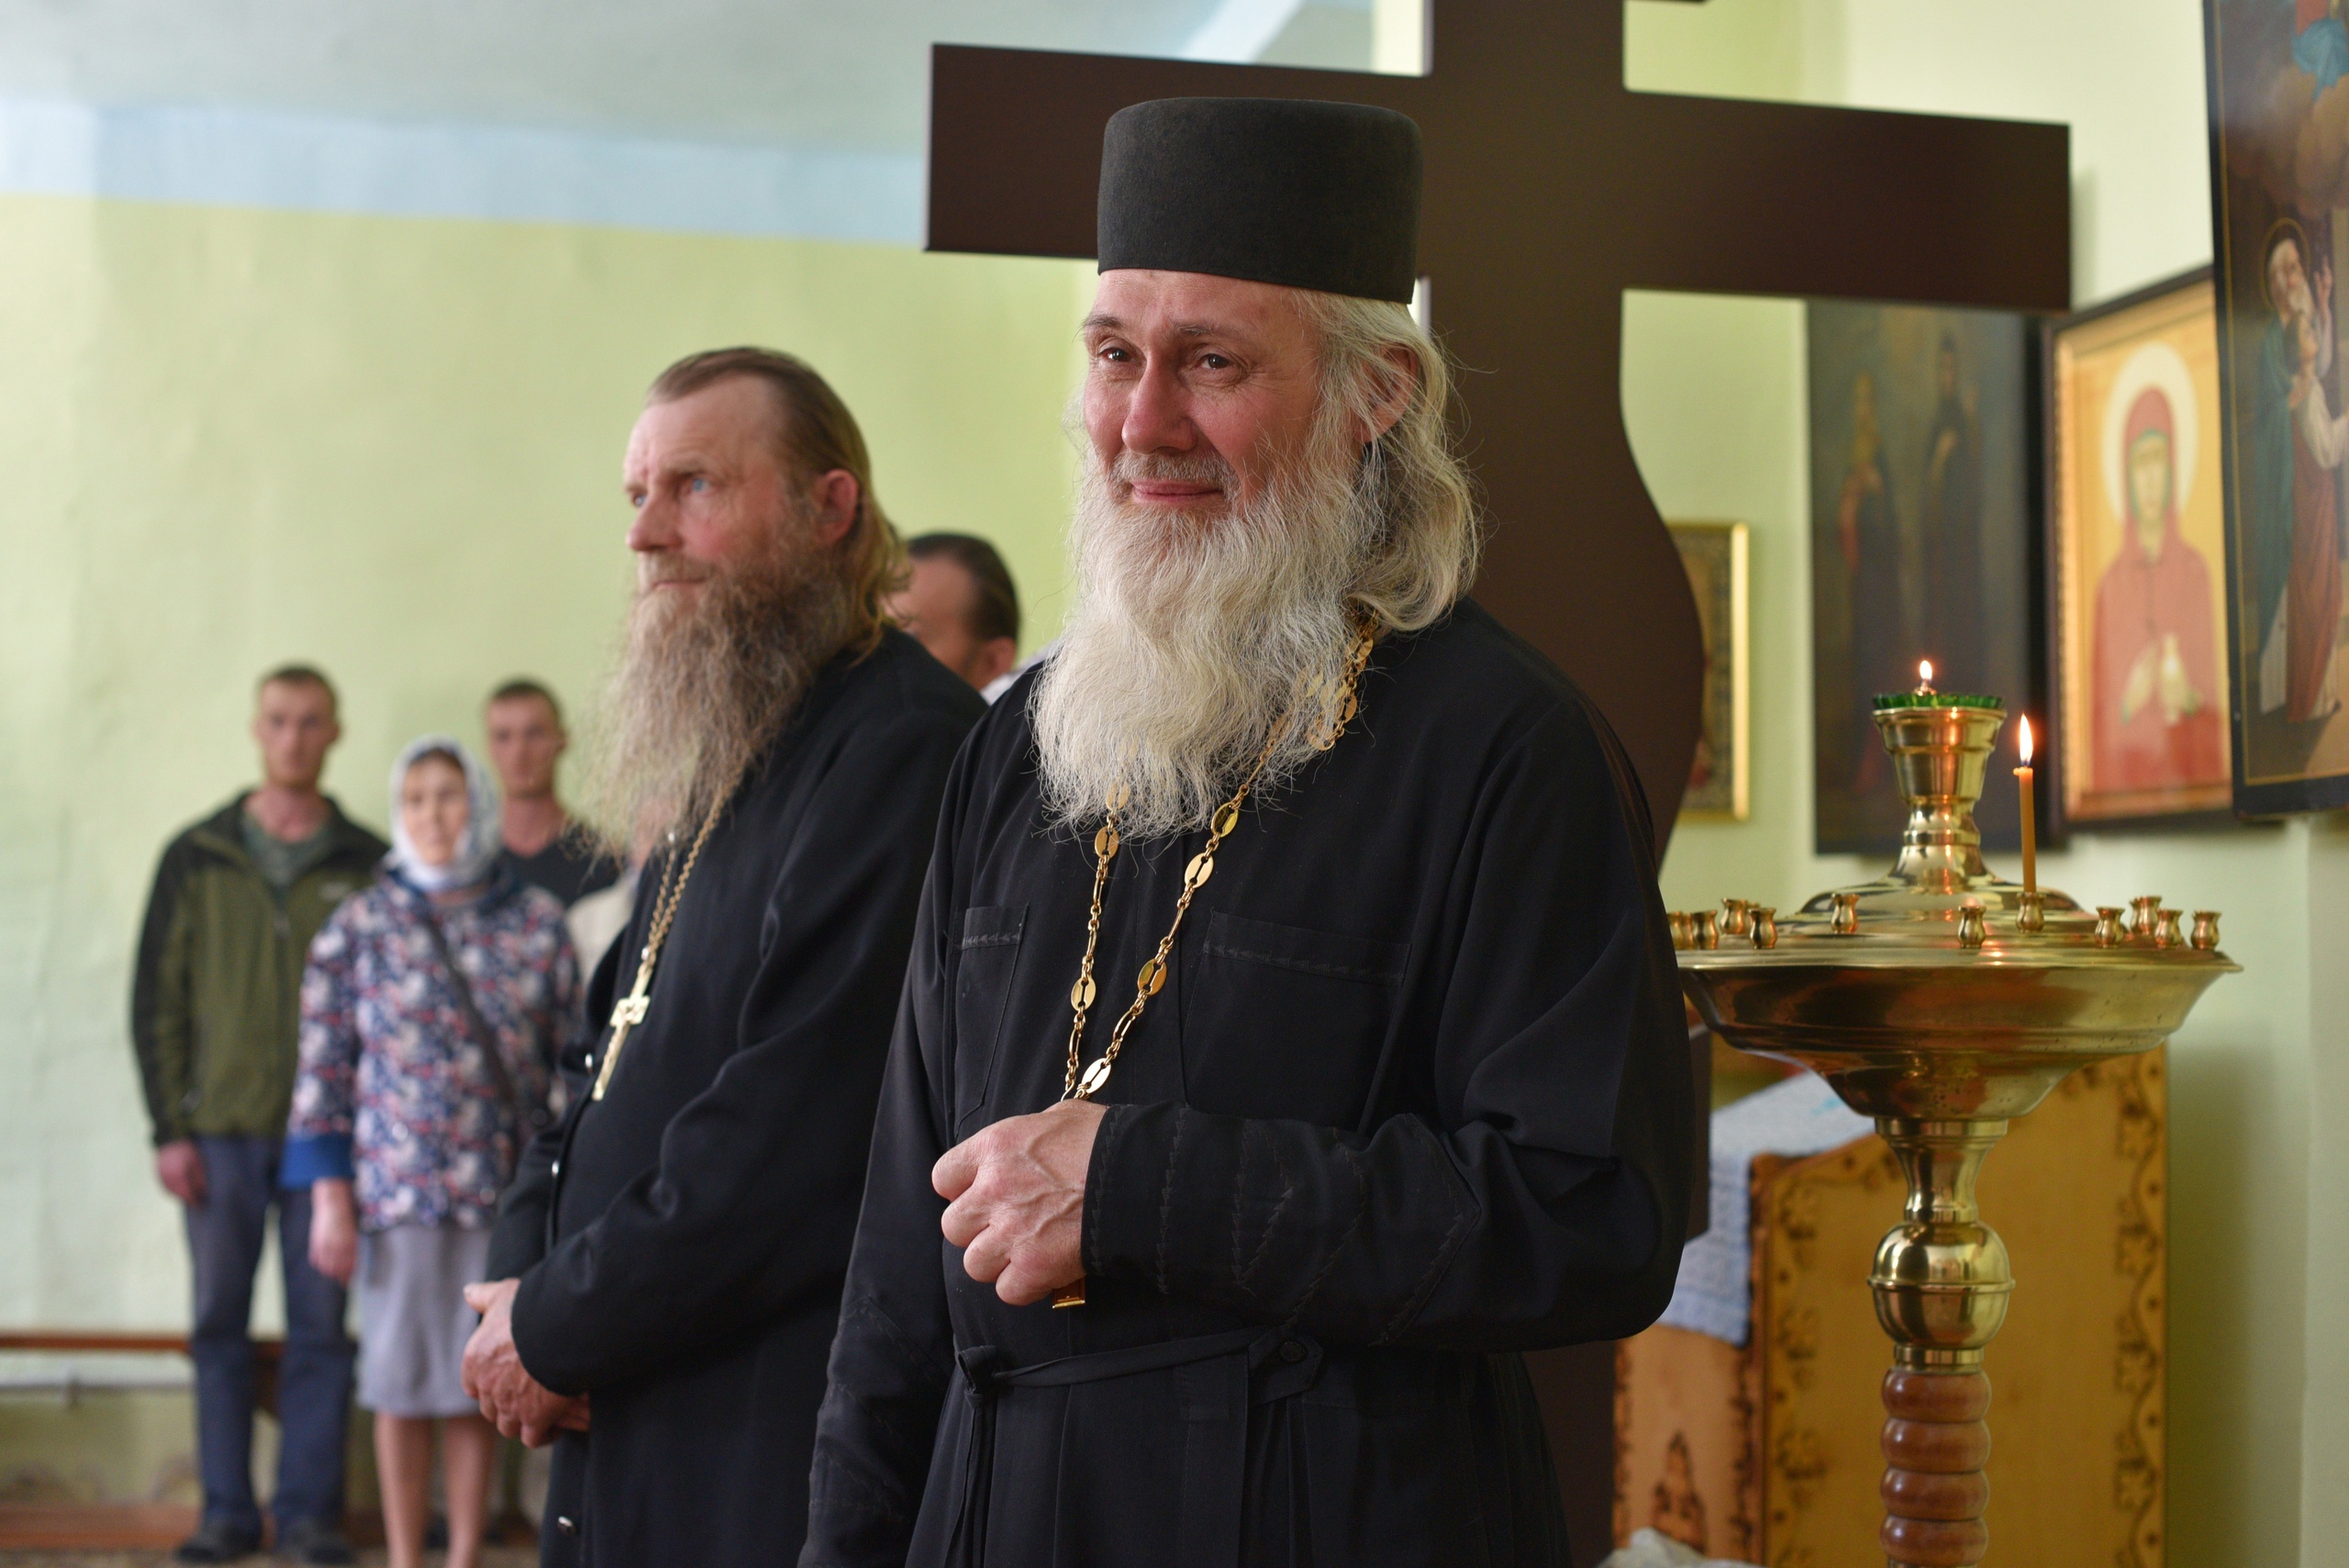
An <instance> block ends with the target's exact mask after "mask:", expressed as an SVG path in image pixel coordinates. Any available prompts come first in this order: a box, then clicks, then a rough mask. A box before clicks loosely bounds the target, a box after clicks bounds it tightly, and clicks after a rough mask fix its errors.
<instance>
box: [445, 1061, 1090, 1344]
mask: <svg viewBox="0 0 2349 1568" xmlns="http://www.w3.org/2000/svg"><path fill="white" fill-rule="evenodd" d="M1101 1117H1102V1110H1101V1107H1100V1106H1097V1105H1094V1104H1093V1103H1092V1102H1091V1101H1089V1100H1063V1101H1062V1102H1061V1103H1060V1104H1058V1105H1056V1106H1052V1109H1050V1110H1046V1111H1040V1112H1038V1113H1037V1114H1035V1115H1034V1116H1015V1117H1007V1118H1004V1119H1003V1120H1001V1121H999V1122H996V1124H995V1125H994V1126H992V1127H989V1128H986V1129H983V1130H981V1131H979V1132H976V1133H974V1134H973V1135H972V1136H970V1137H969V1138H966V1139H964V1140H963V1141H962V1142H960V1143H958V1144H956V1145H955V1146H954V1147H953V1148H952V1149H949V1150H948V1151H946V1152H945V1153H944V1154H942V1155H941V1156H940V1157H939V1161H938V1163H937V1164H935V1165H933V1166H931V1167H930V1185H931V1186H932V1187H934V1188H936V1189H937V1192H938V1195H939V1196H940V1197H942V1198H944V1199H945V1200H946V1213H945V1215H944V1216H943V1217H942V1218H941V1219H940V1221H939V1228H940V1229H941V1230H943V1231H945V1233H946V1239H947V1240H949V1241H952V1243H953V1244H954V1245H955V1246H957V1247H960V1248H962V1249H963V1271H964V1272H965V1273H968V1274H969V1275H970V1276H971V1277H972V1278H973V1279H974V1280H976V1281H978V1282H979V1283H980V1284H990V1283H992V1284H994V1286H995V1293H996V1295H997V1296H1001V1297H1002V1298H1003V1299H1004V1300H1005V1301H1006V1302H1008V1303H1009V1304H1010V1305H1012V1306H1014V1307H1025V1306H1027V1305H1028V1304H1029V1303H1030V1302H1031V1301H1041V1300H1042V1299H1043V1298H1044V1297H1045V1296H1048V1295H1050V1294H1051V1293H1052V1292H1053V1291H1055V1290H1058V1289H1060V1288H1061V1287H1062V1286H1063V1285H1068V1284H1075V1283H1076V1282H1077V1281H1078V1280H1080V1279H1082V1278H1084V1277H1085V1260H1084V1252H1083V1250H1082V1249H1083V1244H1084V1240H1085V1172H1086V1171H1087V1170H1088V1169H1089V1168H1090V1167H1091V1165H1092V1163H1093V1140H1094V1136H1095V1135H1096V1134H1097V1132H1098V1131H1099V1130H1100V1128H1101ZM467 1364H468V1365H470V1364H471V1358H470V1356H468V1358H467Z"/></svg>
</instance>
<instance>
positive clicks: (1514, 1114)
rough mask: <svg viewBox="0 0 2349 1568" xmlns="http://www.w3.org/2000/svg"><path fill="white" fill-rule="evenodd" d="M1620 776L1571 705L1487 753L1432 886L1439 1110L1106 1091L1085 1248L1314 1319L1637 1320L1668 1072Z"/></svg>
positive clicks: (1650, 907)
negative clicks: (1119, 1096)
mask: <svg viewBox="0 0 2349 1568" xmlns="http://www.w3.org/2000/svg"><path fill="white" fill-rule="evenodd" d="M1641 798H1642V797H1641V796H1640V795H1639V793H1638V785H1637V784H1636V782H1635V781H1634V780H1633V779H1632V778H1631V773H1630V768H1629V765H1628V763H1626V762H1623V761H1622V759H1621V757H1620V751H1617V750H1616V749H1615V748H1614V747H1612V746H1611V745H1610V744H1609V738H1608V737H1607V736H1606V735H1605V733H1604V731H1602V730H1599V729H1598V728H1596V727H1595V726H1594V725H1593V724H1592V723H1591V722H1590V721H1589V720H1587V719H1586V717H1584V715H1583V714H1582V712H1581V711H1580V710H1579V709H1578V708H1576V707H1575V706H1561V707H1560V708H1558V709H1557V710H1555V711H1554V712H1553V714H1552V715H1551V716H1550V717H1548V718H1546V719H1545V720H1543V721H1542V723H1541V724H1540V725H1538V726H1537V727H1535V728H1534V729H1533V730H1532V731H1531V734H1529V735H1528V736H1527V737H1526V738H1525V739H1524V740H1522V741H1520V743H1519V744H1518V745H1517V746H1516V747H1515V748H1514V749H1513V750H1512V751H1511V752H1510V753H1509V754H1508V755H1507V756H1506V757H1504V758H1503V759H1502V760H1501V761H1500V762H1499V764H1498V765H1497V767H1496V768H1495V769H1494V770H1493V771H1492V773H1490V774H1489V775H1488V776H1487V778H1486V781H1485V788H1484V791H1483V796H1482V798H1481V799H1480V801H1479V802H1478V806H1477V811H1476V817H1475V828H1474V829H1473V831H1472V834H1471V840H1470V842H1469V844H1468V845H1467V846H1466V851H1465V854H1464V859H1463V862H1462V863H1461V865H1460V867H1459V870H1458V873H1457V875H1456V878H1455V881H1454V884H1453V897H1454V898H1455V899H1457V900H1458V901H1460V903H1461V904H1462V905H1463V906H1464V911H1465V914H1464V919H1463V920H1462V922H1461V923H1460V926H1459V928H1458V929H1459V932H1460V936H1459V945H1458V949H1457V952H1456V956H1455V958H1454V962H1453V971H1452V973H1451V976H1450V979H1449V982H1448V984H1447V985H1446V987H1445V992H1444V996H1443V1003H1442V1018H1441V1022H1440V1023H1439V1025H1438V1027H1437V1029H1436V1037H1435V1041H1434V1052H1433V1068H1434V1074H1435V1081H1434V1084H1433V1091H1434V1098H1435V1102H1436V1104H1437V1105H1438V1106H1440V1107H1441V1113H1440V1117H1439V1118H1436V1119H1431V1118H1424V1117H1419V1116H1397V1117H1394V1118H1389V1119H1388V1120H1387V1121H1386V1122H1385V1123H1383V1124H1382V1125H1380V1126H1379V1127H1378V1128H1376V1129H1375V1130H1374V1131H1373V1132H1372V1133H1371V1134H1370V1135H1369V1136H1368V1137H1366V1138H1365V1137H1361V1136H1358V1135H1355V1134H1353V1133H1347V1132H1340V1131H1336V1130H1333V1129H1329V1128H1323V1127H1315V1126H1311V1125H1308V1124H1307V1123H1303V1122H1295V1121H1271V1120H1249V1119H1242V1118H1237V1117H1223V1116H1207V1115H1202V1114H1201V1113H1199V1112H1197V1111H1195V1110H1192V1109H1190V1108H1188V1107H1187V1106H1182V1105H1178V1104H1161V1105H1138V1106H1111V1107H1110V1108H1109V1110H1108V1114H1107V1115H1106V1116H1105V1117H1104V1118H1103V1120H1102V1123H1101V1129H1100V1134H1099V1136H1098V1138H1097V1140H1096V1142H1095V1144H1094V1151H1093V1162H1092V1167H1091V1170H1090V1173H1089V1174H1088V1176H1087V1179H1086V1187H1085V1240H1084V1248H1085V1269H1086V1271H1087V1273H1094V1274H1098V1275H1102V1276H1108V1275H1122V1276H1124V1277H1126V1278H1129V1279H1132V1280H1136V1281H1140V1282H1144V1283H1147V1284H1150V1285H1151V1286H1152V1287H1153V1288H1155V1289H1156V1290H1158V1291H1159V1292H1161V1293H1162V1294H1164V1295H1168V1296H1180V1297H1184V1298H1186V1299H1189V1300H1194V1301H1200V1302H1206V1303H1208V1304H1211V1305H1215V1306H1219V1307H1228V1308H1230V1309H1231V1310H1233V1311H1236V1312H1241V1313H1245V1314H1247V1315H1249V1316H1251V1317H1253V1318H1259V1319H1261V1320H1265V1321H1271V1322H1279V1323H1292V1324H1295V1325H1297V1326H1298V1327H1299V1328H1302V1329H1307V1330H1308V1331H1310V1332H1312V1333H1315V1334H1317V1335H1319V1336H1320V1337H1321V1338H1322V1339H1324V1340H1327V1341H1329V1342H1330V1343H1333V1344H1356V1345H1384V1344H1404V1345H1423V1346H1431V1347H1436V1348H1441V1349H1444V1350H1453V1351H1499V1350H1534V1349H1545V1348H1550V1347H1553V1346H1558V1345H1564V1344H1574V1343H1580V1342H1584V1341H1587V1340H1603V1339H1617V1338H1621V1337H1624V1336H1626V1335H1630V1334H1632V1333H1636V1332H1638V1331H1639V1330H1640V1329H1644V1328H1645V1327H1647V1326H1648V1324H1649V1323H1651V1322H1653V1320H1654V1318H1655V1317H1656V1316H1657V1314H1659V1313H1660V1312H1662V1311H1663V1309H1664V1304H1665V1303H1666V1302H1667V1301H1668V1300H1670V1298H1671V1294H1672V1286H1673V1282H1674V1279H1675V1275H1676V1273H1677V1272H1678V1265H1679V1258H1680V1243H1681V1240H1682V1231H1683V1229H1684V1228H1685V1217H1686V1216H1687V1212H1688V1204H1687V1176H1686V1173H1687V1168H1688V1150H1687V1142H1688V1139H1689V1137H1690V1133H1689V1130H1688V1128H1689V1122H1690V1116H1691V1111H1690V1096H1691V1093H1692V1090H1691V1084H1690V1078H1689V1068H1688V1059H1687V1047H1686V1045H1685V1043H1683V1035H1682V1027H1681V1020H1680V1017H1679V1012H1678V1007H1679V1002H1678V996H1679V988H1678V984H1677V979H1676V975H1675V973H1674V968H1673V958H1672V951H1671V940H1670V938H1669V935H1668V934H1667V932H1666V931H1665V929H1664V918H1663V911H1662V906H1661V905H1660V904H1659V903H1658V901H1657V897H1656V894H1655V891H1654V887H1655V878H1654V873H1653V867H1652V865H1651V864H1650V863H1649V859H1648V855H1647V852H1646V850H1645V846H1646V845H1647V844H1648V843H1650V842H1652V837H1651V835H1650V833H1649V830H1648V825H1647V823H1646V821H1645V820H1643V819H1642V813H1641V812H1640V810H1639V807H1638V806H1637V805H1635V804H1633V803H1636V802H1639V801H1640V800H1641ZM1387 830H1390V831H1402V830H1407V829H1406V828H1404V826H1403V825H1400V824H1395V825H1390V827H1389V828H1388V829H1387Z"/></svg>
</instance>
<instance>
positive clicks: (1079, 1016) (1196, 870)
mask: <svg viewBox="0 0 2349 1568" xmlns="http://www.w3.org/2000/svg"><path fill="white" fill-rule="evenodd" d="M1375 637H1376V632H1375V630H1374V628H1373V623H1370V622H1367V621H1365V622H1364V623H1363V624H1362V625H1361V626H1360V627H1359V628H1357V629H1356V631H1355V633H1354V645H1353V649H1352V650H1351V651H1349V652H1348V653H1347V655H1346V673H1345V674H1344V675H1343V676H1342V677H1341V680H1340V683H1339V687H1338V694H1337V697H1336V700H1334V701H1333V702H1331V703H1330V704H1329V706H1327V708H1326V709H1325V710H1324V711H1323V714H1322V717H1321V725H1320V728H1319V729H1317V730H1316V731H1315V732H1314V735H1313V749H1314V750H1315V751H1328V750H1329V749H1330V747H1332V746H1335V745H1336V744H1337V743H1338V739H1339V737H1341V736H1342V735H1344V734H1345V732H1346V726H1347V725H1349V724H1351V723H1353V717H1354V713H1355V710H1356V703H1355V698H1354V686H1355V684H1356V683H1358V682H1359V681H1360V680H1361V679H1362V672H1363V667H1364V665H1365V664H1368V663H1369V662H1370V650H1371V644H1372V642H1373V641H1374V640H1375ZM1311 695H1312V694H1311V693H1305V694H1301V695H1299V696H1298V698H1297V701H1296V702H1294V703H1292V704H1291V705H1290V706H1289V710H1288V712H1286V713H1285V714H1283V715H1282V716H1281V720H1280V722H1279V723H1278V724H1275V726H1273V732H1272V734H1271V735H1269V736H1267V737H1266V738H1265V740H1264V750H1263V751H1260V752H1258V753H1257V755H1256V764H1255V766H1253V767H1252V768H1250V769H1249V770H1248V775H1247V777H1245V778H1243V779H1241V781H1240V787H1239V788H1238V789H1236V790H1234V791H1232V793H1231V798H1230V800H1227V801H1225V802H1224V803H1223V804H1222V805H1221V806H1217V807H1216V808H1215V816H1214V817H1211V818H1210V819H1209V820H1208V841H1207V844H1206V847H1205V848H1203V849H1201V850H1200V851H1199V852H1198V853H1197V854H1196V855H1193V856H1192V857H1191V863H1190V864H1189V865H1188V866H1186V867H1185V868H1184V871H1183V894H1182V896H1181V897H1179V898H1177V899H1175V918H1174V921H1173V923H1171V924H1170V925H1168V927H1167V928H1166V934H1165V935H1164V936H1163V937H1161V938H1160V939H1159V941H1158V951H1156V952H1153V953H1152V954H1151V955H1150V961H1149V962H1147V963H1144V964H1143V965H1142V966H1141V973H1140V974H1139V975H1137V976H1136V977H1135V979H1134V999H1133V1001H1132V1002H1131V1003H1130V1004H1128V1006H1127V1007H1126V1010H1125V1012H1124V1014H1123V1015H1122V1016H1120V1017H1119V1019H1118V1022H1117V1027H1116V1028H1114V1029H1111V1030H1110V1031H1109V1047H1108V1050H1106V1051H1103V1052H1102V1053H1101V1059H1100V1060H1099V1061H1097V1062H1095V1063H1094V1064H1093V1065H1092V1066H1090V1067H1087V1068H1085V1071H1084V1073H1083V1074H1082V1076H1080V1075H1079V1073H1078V1072H1077V1068H1078V1066H1079V1064H1080V1063H1081V1062H1083V1061H1084V1059H1085V1056H1084V1052H1085V1015H1086V1014H1087V1013H1089V1012H1091V1011H1092V1009H1093V999H1094V996H1095V995H1096V987H1095V985H1094V982H1093V956H1094V950H1095V949H1096V948H1097V946H1098V945H1099V943H1100V940H1101V897H1102V895H1103V894H1104V893H1106V892H1107V891H1108V886H1109V862H1111V861H1113V860H1115V859H1117V856H1118V813H1119V812H1120V811H1122V810H1124V809H1125V806H1126V802H1127V801H1128V799H1130V795H1129V794H1128V792H1127V789H1126V786H1125V785H1123V784H1119V785H1117V786H1116V787H1115V788H1113V789H1111V790H1110V791H1109V797H1108V800H1106V801H1104V802H1103V803H1102V804H1103V805H1104V806H1107V807H1108V819H1107V820H1106V821H1104V822H1103V823H1102V825H1101V830H1100V831H1099V832H1097V833H1096V834H1094V835H1093V855H1094V862H1093V913H1092V914H1091V916H1090V917H1087V919H1086V920H1085V962H1083V963H1082V964H1081V965H1079V966H1078V969H1077V972H1076V984H1075V985H1074V986H1073V987H1072V988H1071V989H1070V991H1069V994H1068V999H1069V1004H1070V1006H1073V1007H1074V1008H1075V1010H1076V1017H1075V1018H1074V1020H1073V1021H1072V1022H1071V1023H1070V1024H1069V1029H1068V1072H1067V1073H1066V1074H1065V1075H1063V1078H1062V1079H1061V1098H1062V1099H1063V1100H1064V1101H1065V1100H1089V1099H1091V1098H1092V1097H1093V1096H1094V1095H1095V1094H1096V1093H1097V1092H1098V1091H1099V1090H1100V1088H1101V1085H1102V1084H1107V1083H1108V1081H1109V1070H1110V1068H1111V1067H1112V1066H1114V1065H1115V1064H1116V1062H1117V1060H1118V1053H1119V1051H1123V1050H1124V1049H1125V1046H1126V1036H1127V1035H1128V1034H1129V1033H1130V1032H1131V1031H1132V1029H1133V1027H1134V1025H1135V1024H1136V1023H1137V1022H1139V1021H1140V1020H1141V1012H1142V1009H1143V1008H1144V1007H1146V1006H1149V1005H1150V999H1151V998H1152V996H1155V995H1158V993H1159V990H1160V988H1161V987H1163V985H1164V984H1166V960H1167V957H1168V955H1170V954H1171V953H1172V952H1173V951H1175V938H1176V937H1177V936H1179V935H1180V934H1181V933H1182V930H1183V917H1184V916H1185V915H1187V914H1189V913H1190V910H1191V895H1193V894H1196V893H1197V892H1198V890H1199V889H1200V888H1201V887H1203V886H1205V885H1206V884H1207V880H1208V877H1210V876H1212V875H1214V874H1215V852H1216V850H1217V849H1218V848H1219V846H1221V844H1222V843H1223V840H1224V839H1225V838H1226V837H1227V836H1228V835H1229V834H1230V832H1231V830H1232V829H1233V828H1237V827H1238V826H1240V806H1241V802H1242V801H1244V800H1246V799H1247V798H1248V792H1249V791H1250V790H1252V789H1253V788H1254V787H1255V785H1256V780H1257V778H1258V776H1259V775H1260V774H1262V773H1264V764H1265V763H1266V762H1270V761H1271V760H1272V755H1273V748H1274V747H1275V746H1277V745H1278V744H1280V740H1281V737H1282V736H1284V735H1286V733H1288V727H1289V726H1290V725H1292V724H1294V723H1295V722H1297V714H1298V713H1299V712H1301V711H1302V710H1303V709H1304V706H1305V704H1306V701H1307V699H1308V697H1309V696H1311ZM1084 1305H1085V1280H1084V1278H1083V1276H1082V1275H1080V1276H1079V1277H1078V1278H1077V1280H1076V1282H1075V1283H1074V1284H1065V1285H1063V1286H1062V1287H1061V1288H1060V1289H1058V1290H1056V1291H1054V1292H1052V1306H1053V1307H1055V1308H1058V1307H1082V1306H1084Z"/></svg>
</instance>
